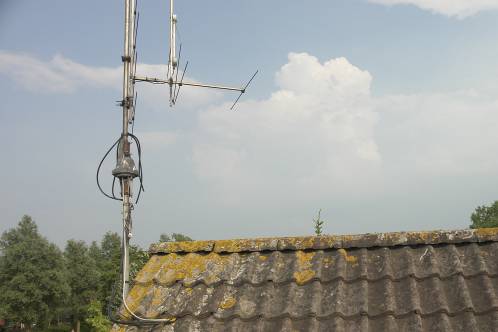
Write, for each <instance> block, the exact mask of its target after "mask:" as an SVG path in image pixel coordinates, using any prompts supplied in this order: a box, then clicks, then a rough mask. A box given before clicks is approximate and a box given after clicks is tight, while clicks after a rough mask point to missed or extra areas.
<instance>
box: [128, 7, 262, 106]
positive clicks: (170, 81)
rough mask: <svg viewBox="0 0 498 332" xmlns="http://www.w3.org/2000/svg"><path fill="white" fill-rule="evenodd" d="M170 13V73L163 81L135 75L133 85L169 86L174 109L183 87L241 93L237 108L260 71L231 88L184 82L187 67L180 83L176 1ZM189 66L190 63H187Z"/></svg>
mask: <svg viewBox="0 0 498 332" xmlns="http://www.w3.org/2000/svg"><path fill="white" fill-rule="evenodd" d="M169 3H170V6H169V9H170V12H169V43H170V46H169V58H168V71H167V74H166V76H167V77H166V79H161V78H157V77H147V76H140V75H136V74H135V73H134V74H133V76H132V79H133V83H135V82H147V83H153V84H167V85H168V86H169V106H170V107H173V106H174V105H175V104H176V101H177V99H178V93H179V90H180V88H181V87H182V86H184V85H185V86H193V87H201V88H210V89H218V90H228V91H236V92H239V93H240V94H239V96H238V97H237V99H236V100H235V102H234V103H233V105H232V107H230V109H231V110H233V109H234V108H235V105H236V104H237V102H238V101H239V99H240V97H241V96H242V95H243V94H244V93H245V92H246V89H247V87H248V86H249V84H250V83H251V81H252V80H253V79H254V77H255V76H256V74H257V73H258V70H256V72H255V73H254V74H253V75H252V77H251V79H250V80H249V81H248V82H247V84H246V85H245V86H243V87H231V86H224V85H217V84H204V83H197V82H188V81H184V80H183V76H184V75H185V71H186V70H187V66H185V69H184V70H183V73H182V79H181V80H180V81H178V63H179V62H180V56H181V54H178V58H177V57H176V26H177V24H178V18H177V16H176V14H175V13H174V0H170V1H169ZM180 52H181V45H180ZM187 64H188V62H187ZM176 88H178V89H176Z"/></svg>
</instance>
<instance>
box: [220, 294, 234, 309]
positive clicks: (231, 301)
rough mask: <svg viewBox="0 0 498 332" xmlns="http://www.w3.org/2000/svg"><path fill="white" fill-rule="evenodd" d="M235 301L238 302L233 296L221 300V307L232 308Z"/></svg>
mask: <svg viewBox="0 0 498 332" xmlns="http://www.w3.org/2000/svg"><path fill="white" fill-rule="evenodd" d="M235 303H237V301H236V300H235V298H234V297H233V296H229V297H227V298H225V299H223V301H221V302H220V305H219V308H220V309H223V310H226V309H230V308H231V307H233V306H234V305H235Z"/></svg>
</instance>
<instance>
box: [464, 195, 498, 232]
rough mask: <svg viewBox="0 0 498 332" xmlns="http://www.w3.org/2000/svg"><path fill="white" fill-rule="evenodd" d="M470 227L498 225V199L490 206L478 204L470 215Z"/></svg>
mask: <svg viewBox="0 0 498 332" xmlns="http://www.w3.org/2000/svg"><path fill="white" fill-rule="evenodd" d="M470 219H471V221H472V224H471V225H470V228H488V227H498V201H495V202H494V203H493V204H492V205H490V206H485V205H483V206H478V207H477V208H476V209H475V211H474V212H473V213H472V215H471V216H470Z"/></svg>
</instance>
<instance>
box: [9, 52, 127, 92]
mask: <svg viewBox="0 0 498 332" xmlns="http://www.w3.org/2000/svg"><path fill="white" fill-rule="evenodd" d="M0 74H4V75H6V76H8V77H9V78H10V79H12V80H14V81H15V82H16V83H17V84H19V85H20V86H22V87H23V88H26V89H28V90H31V91H35V92H49V93H70V92H74V91H75V90H76V89H77V88H79V87H84V86H95V85H97V86H99V87H120V81H119V79H120V74H121V70H120V68H106V67H92V66H85V65H82V64H79V63H77V62H74V61H72V60H70V59H68V58H65V57H64V56H62V55H60V54H58V55H55V56H54V57H53V58H52V59H51V60H49V61H42V60H40V59H37V58H36V57H33V56H31V55H29V54H23V53H14V52H7V51H0Z"/></svg>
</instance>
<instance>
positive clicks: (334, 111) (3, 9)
mask: <svg viewBox="0 0 498 332" xmlns="http://www.w3.org/2000/svg"><path fill="white" fill-rule="evenodd" d="M139 9H140V13H141V14H140V15H141V17H140V23H141V24H140V28H139V37H138V47H139V60H140V62H141V65H140V66H139V71H141V72H143V73H150V74H153V73H161V71H163V70H164V65H165V63H166V61H167V50H168V40H167V33H168V22H167V15H168V4H167V2H166V1H157V0H154V1H139ZM496 9H498V1H484V0H483V1H467V0H453V1H429V0H371V1H367V0H349V1H313V2H308V3H306V4H304V3H303V2H301V1H270V2H268V1H265V2H263V1H250V2H234V1H221V0H215V1H210V2H209V3H207V2H194V1H187V0H185V1H177V3H176V12H177V14H178V16H179V20H180V26H179V32H180V35H179V38H180V41H181V42H182V44H183V51H182V52H183V58H184V59H187V60H189V62H190V63H189V71H188V72H187V76H189V77H190V78H191V79H196V80H200V81H204V82H216V83H224V84H230V85H238V84H240V83H242V82H244V81H245V80H246V79H247V78H248V77H249V76H250V74H251V73H252V72H253V71H254V70H255V69H259V70H260V74H259V75H258V76H257V78H256V80H255V81H254V84H253V86H252V87H251V89H250V91H249V93H248V94H246V95H245V96H244V99H242V102H241V104H240V105H239V107H238V110H237V111H236V112H230V111H228V110H227V109H228V107H229V103H230V101H231V100H233V98H234V95H231V94H219V93H211V92H210V91H204V90H195V89H187V88H185V89H183V90H182V96H181V98H180V101H179V105H177V107H175V108H174V109H172V110H171V109H170V108H169V107H168V100H167V98H168V97H167V92H166V91H165V89H164V87H148V86H143V85H141V86H139V87H138V91H139V105H138V106H139V108H138V110H137V123H136V127H135V128H136V133H137V135H138V136H139V137H140V138H141V139H142V145H143V149H144V171H145V187H146V192H145V194H144V196H143V197H142V201H141V202H140V203H139V205H138V206H137V207H136V210H135V221H134V233H135V241H136V242H137V243H139V244H141V245H144V246H145V245H148V244H149V243H151V242H154V241H156V240H157V239H158V236H159V234H160V233H161V232H181V233H186V234H188V235H190V236H192V237H193V238H196V239H207V238H210V239H217V238H234V237H236V238H240V237H255V236H282V235H308V234H311V233H312V231H313V228H312V223H311V220H312V218H313V217H314V216H315V215H316V213H317V211H318V209H320V208H321V209H322V211H323V212H322V216H323V218H324V219H325V221H326V224H325V231H326V232H328V233H363V232H375V231H397V230H421V229H440V228H463V227H467V226H468V224H469V215H470V213H471V212H472V211H473V209H474V208H475V207H476V206H477V205H481V204H488V203H490V202H492V201H494V200H495V199H497V195H496V188H497V182H498V177H497V175H498V174H497V173H498V171H497V169H498V168H497V166H498V157H497V156H496V153H495V151H496V148H497V147H498V131H497V130H496V125H498V85H497V84H496V82H495V80H496V77H497V74H498V46H497V45H498V43H496V40H498V38H497V37H498V29H497V28H498V19H497V18H498V17H497V16H498V10H496ZM122 16H123V8H122V2H118V1H115V2H99V1H85V2H76V1H74V2H73V1H72V2H68V1H55V0H54V1H50V2H49V3H48V4H47V3H42V2H39V1H24V2H20V1H13V0H4V1H2V2H1V3H0V42H1V43H0V45H1V48H0V77H1V80H0V91H1V92H0V96H1V97H2V107H1V108H0V138H1V139H2V141H3V142H4V151H3V153H2V162H3V165H4V168H3V169H4V170H5V171H4V175H3V177H2V183H3V185H2V187H1V189H0V200H1V202H2V203H1V204H0V209H1V213H2V215H3V216H4V217H3V219H2V220H3V221H2V223H0V231H3V230H5V229H8V228H10V227H12V226H14V225H15V224H16V223H17V221H18V220H19V219H20V217H21V216H22V215H23V214H26V213H27V214H30V215H32V216H33V217H34V218H35V220H36V221H37V222H38V224H39V226H40V229H41V231H42V232H43V233H44V234H45V235H46V236H47V237H48V238H49V239H51V240H53V241H55V242H57V243H59V244H63V243H64V241H65V240H67V239H69V238H76V239H83V240H92V239H99V238H100V237H101V235H102V234H103V233H104V232H105V231H107V230H115V231H118V230H119V227H120V212H119V211H120V209H119V204H118V203H115V202H112V201H108V200H106V199H105V198H104V197H103V196H101V195H100V194H99V193H98V192H97V188H96V185H95V181H94V177H95V168H96V166H97V164H98V161H99V160H100V158H101V156H102V154H103V153H104V152H105V151H106V149H107V147H108V146H109V145H110V144H112V142H113V141H114V140H115V139H116V137H117V136H118V135H119V132H120V116H121V114H120V110H119V108H117V107H115V106H114V104H115V101H116V100H119V99H120V98H121V96H120V93H121V92H120V86H121V83H120V79H121V77H120V74H121V67H120V65H121V63H120V56H121V53H122V43H123V40H122V39H123V32H122V25H123V22H122V21H123V17H122ZM106 167H107V168H106V170H105V171H106V172H107V173H106V175H109V172H110V169H111V168H112V163H111V164H109V165H107V166H106ZM107 179H109V177H107Z"/></svg>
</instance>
